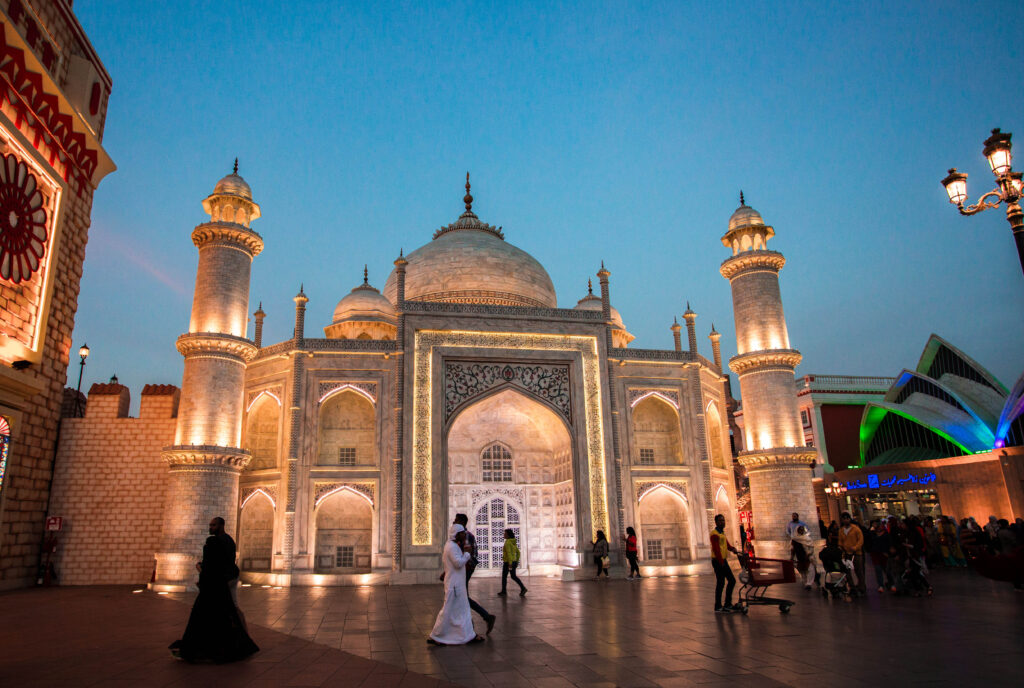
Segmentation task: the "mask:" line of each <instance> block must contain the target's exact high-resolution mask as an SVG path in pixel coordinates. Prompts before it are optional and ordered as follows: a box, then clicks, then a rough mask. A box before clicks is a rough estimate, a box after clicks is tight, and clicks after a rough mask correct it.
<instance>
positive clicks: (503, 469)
mask: <svg viewBox="0 0 1024 688" xmlns="http://www.w3.org/2000/svg"><path fill="white" fill-rule="evenodd" d="M481 458H483V466H482V468H483V475H484V477H483V481H484V482H485V483H510V482H512V452H510V451H509V450H508V448H507V447H506V446H504V445H502V444H498V443H494V444H492V445H491V446H489V447H487V448H486V449H484V453H483V454H482V456H481Z"/></svg>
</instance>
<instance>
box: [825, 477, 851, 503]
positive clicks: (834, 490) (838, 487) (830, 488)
mask: <svg viewBox="0 0 1024 688" xmlns="http://www.w3.org/2000/svg"><path fill="white" fill-rule="evenodd" d="M825 494H827V495H829V496H830V497H835V498H836V499H839V498H840V497H842V496H843V495H844V494H846V485H844V484H843V483H841V482H839V481H838V480H833V481H832V484H831V485H826V486H825Z"/></svg>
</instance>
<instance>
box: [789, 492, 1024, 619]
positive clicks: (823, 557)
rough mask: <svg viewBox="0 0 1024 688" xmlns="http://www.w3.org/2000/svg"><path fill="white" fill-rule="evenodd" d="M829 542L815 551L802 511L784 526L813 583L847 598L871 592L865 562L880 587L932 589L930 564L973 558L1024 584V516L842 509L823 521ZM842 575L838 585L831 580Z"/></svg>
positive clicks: (987, 571) (981, 568) (986, 569)
mask: <svg viewBox="0 0 1024 688" xmlns="http://www.w3.org/2000/svg"><path fill="white" fill-rule="evenodd" d="M818 531H819V535H820V537H821V539H823V540H824V541H825V547H824V549H822V550H821V551H820V552H818V553H815V551H814V549H815V545H814V539H813V537H812V536H811V532H810V527H808V526H807V524H805V523H804V522H803V521H801V520H800V516H799V514H797V513H794V514H793V515H792V520H791V521H790V523H788V524H787V525H786V536H787V537H788V538H789V539H790V541H791V543H792V557H793V561H794V562H795V563H796V566H797V569H798V570H799V571H800V572H801V574H802V575H803V581H804V586H805V588H807V589H808V590H810V589H812V588H813V587H814V586H815V585H817V586H819V587H822V588H824V589H826V590H834V591H835V592H837V593H838V594H840V595H841V596H842V597H843V598H844V599H847V600H849V599H853V598H855V597H862V596H864V595H865V594H866V592H867V586H868V583H867V575H866V568H867V562H869V561H870V563H871V568H872V569H873V571H874V579H875V585H876V586H877V589H878V592H879V593H886V592H888V593H892V594H897V595H914V596H920V595H931V594H932V593H933V589H932V586H931V582H930V580H929V574H930V570H931V569H933V568H936V567H940V566H948V567H963V566H967V564H968V561H971V562H972V563H974V566H975V568H976V569H977V570H978V572H979V573H981V574H982V575H986V576H989V577H991V578H995V579H996V580H1005V581H1009V582H1012V583H1013V585H1014V588H1015V589H1016V590H1018V591H1024V573H1022V567H1024V519H1019V518H1018V519H1016V521H1014V522H1013V523H1010V522H1009V521H1008V520H1007V519H997V518H996V517H995V516H990V517H989V519H988V522H987V523H986V524H985V526H980V525H979V524H978V523H977V521H975V519H974V518H973V517H969V518H964V519H962V520H960V521H959V522H958V521H957V520H956V519H955V518H953V517H951V516H945V515H943V516H939V517H938V519H936V518H934V517H932V516H925V517H923V518H922V517H921V516H917V515H910V516H906V517H905V518H902V519H901V518H898V517H896V516H888V517H885V518H880V519H875V520H873V521H871V522H870V523H868V524H867V525H865V524H863V523H861V522H859V521H858V520H857V519H856V518H855V517H853V516H852V515H851V514H850V513H848V512H844V513H843V514H842V515H841V516H840V519H839V522H838V523H837V522H836V521H832V522H831V523H830V524H829V525H828V526H826V525H825V522H824V521H822V520H819V521H818ZM840 577H841V578H842V579H843V585H842V586H841V587H840V588H834V587H832V586H831V585H830V584H831V582H832V581H833V580H836V581H838V580H839V578H840Z"/></svg>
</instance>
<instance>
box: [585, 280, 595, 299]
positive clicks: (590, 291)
mask: <svg viewBox="0 0 1024 688" xmlns="http://www.w3.org/2000/svg"><path fill="white" fill-rule="evenodd" d="M587 294H588V295H589V296H593V295H594V283H593V282H592V281H591V280H590V278H589V277H588V278H587Z"/></svg>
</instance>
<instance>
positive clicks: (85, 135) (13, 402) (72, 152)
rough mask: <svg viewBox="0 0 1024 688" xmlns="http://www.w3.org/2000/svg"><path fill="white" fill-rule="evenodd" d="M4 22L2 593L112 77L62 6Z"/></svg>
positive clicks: (0, 114) (37, 543) (39, 456)
mask: <svg viewBox="0 0 1024 688" xmlns="http://www.w3.org/2000/svg"><path fill="white" fill-rule="evenodd" d="M0 20H2V33H0V67H2V69H0V86H3V90H4V93H5V94H6V95H5V97H3V98H2V99H0V155H2V156H3V160H2V163H3V164H2V165H0V186H2V187H3V192H4V193H3V194H2V197H3V198H5V199H7V200H6V201H5V202H8V203H12V204H13V205H3V206H2V207H0V213H2V215H3V217H5V218H6V217H8V215H9V214H10V213H12V212H14V213H22V215H21V216H20V217H19V222H18V223H16V224H13V225H12V224H10V223H6V222H5V223H3V227H2V230H0V231H3V232H4V234H5V237H4V245H5V246H6V247H8V248H5V249H4V256H3V257H0V421H2V422H0V429H2V430H3V432H0V450H2V454H3V456H2V458H3V459H6V461H3V460H0V589H3V588H10V587H16V586H21V585H27V584H29V583H30V582H32V581H33V580H34V579H35V577H36V572H37V569H38V566H39V563H40V556H39V555H40V549H41V544H42V540H43V525H44V519H45V516H46V503H47V497H48V492H49V487H50V478H51V471H52V464H53V460H54V450H55V447H54V440H55V437H56V435H57V425H58V420H59V415H60V406H61V400H62V397H63V390H64V383H65V379H66V374H67V365H68V358H69V353H70V350H71V348H72V343H71V333H72V329H73V327H74V316H75V310H76V307H77V300H78V290H79V282H80V280H81V276H82V264H83V260H84V257H85V244H86V241H87V239H88V228H89V223H90V219H89V215H90V210H91V207H92V196H93V192H94V190H95V189H96V187H97V186H98V185H99V183H100V181H101V180H102V179H103V177H104V176H105V175H106V174H108V173H109V172H111V171H113V169H114V165H113V162H112V161H111V160H110V158H109V157H108V156H107V154H106V152H105V151H104V150H103V148H102V145H101V140H102V135H103V123H104V118H105V116H106V107H107V99H108V97H109V93H110V87H111V80H110V76H109V75H108V74H107V73H106V71H105V70H104V68H103V65H102V63H101V62H100V60H99V58H98V56H97V55H96V53H95V51H94V50H93V48H92V46H91V45H90V44H89V41H88V38H87V37H86V36H85V34H84V32H83V31H82V28H81V26H80V25H79V24H78V22H77V20H76V19H75V18H74V15H73V14H72V13H71V10H70V3H33V4H31V5H30V4H29V3H27V2H24V0H0ZM15 199H20V200H19V201H17V202H15ZM22 202H23V203H22ZM15 266H17V267H15ZM5 464H6V465H5Z"/></svg>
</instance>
